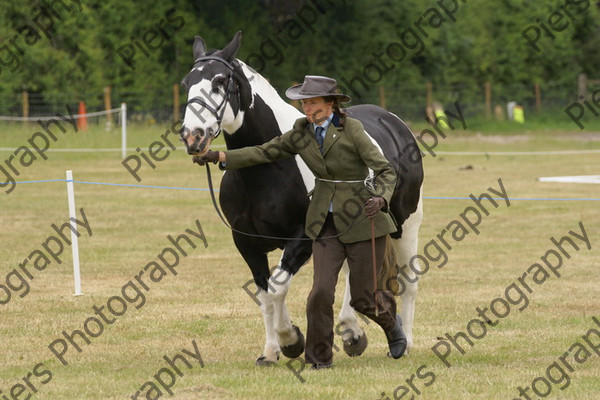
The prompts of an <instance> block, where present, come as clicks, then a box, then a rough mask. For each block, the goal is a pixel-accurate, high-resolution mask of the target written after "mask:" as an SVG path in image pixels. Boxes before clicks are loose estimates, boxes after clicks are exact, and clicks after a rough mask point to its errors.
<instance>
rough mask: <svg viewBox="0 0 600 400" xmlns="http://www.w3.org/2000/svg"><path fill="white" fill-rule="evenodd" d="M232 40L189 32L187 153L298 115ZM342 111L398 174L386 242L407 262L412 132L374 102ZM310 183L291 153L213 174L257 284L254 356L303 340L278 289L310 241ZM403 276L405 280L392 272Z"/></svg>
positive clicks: (414, 151)
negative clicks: (258, 327) (261, 342)
mask: <svg viewBox="0 0 600 400" xmlns="http://www.w3.org/2000/svg"><path fill="white" fill-rule="evenodd" d="M240 40H241V32H238V33H237V34H236V35H235V37H234V38H233V40H232V41H231V42H230V43H229V44H228V45H227V46H226V47H225V48H224V49H222V50H216V51H211V52H209V53H208V54H207V53H206V47H205V43H204V41H203V40H202V38H200V37H198V36H197V37H196V40H195V42H194V60H195V62H194V66H193V68H192V70H191V71H190V72H189V73H188V74H187V75H186V77H185V78H184V79H183V81H182V85H183V86H184V88H185V90H187V92H188V103H187V107H186V112H185V117H184V120H183V125H182V129H181V136H182V141H183V142H184V143H185V144H186V147H187V151H188V154H190V155H196V156H197V155H203V154H204V153H206V151H208V149H209V146H210V144H211V142H212V140H213V139H214V138H215V137H217V136H218V135H219V134H220V132H221V131H223V132H225V133H224V136H225V143H226V145H227V148H228V149H237V148H241V147H246V146H253V145H257V144H262V143H264V142H266V141H268V140H270V139H271V138H273V137H275V136H277V135H281V134H282V133H284V132H286V131H288V130H290V129H291V128H292V126H293V123H294V121H295V120H296V119H298V118H300V117H302V116H303V114H302V113H300V112H299V111H298V110H297V109H296V108H294V107H293V106H291V105H290V104H288V103H286V102H285V101H284V100H283V99H282V98H281V97H280V96H279V95H278V94H277V92H276V91H275V89H274V88H273V87H272V86H271V85H270V84H269V83H268V82H267V80H266V79H265V78H263V77H262V76H261V75H260V74H258V73H257V72H256V71H255V70H253V69H252V68H251V67H249V66H248V65H246V64H245V63H244V62H242V61H240V60H238V59H236V58H235V54H236V52H237V50H238V48H239V46H240ZM307 72H308V71H307ZM345 111H346V112H347V113H348V116H350V117H353V118H356V119H358V120H360V121H361V122H362V123H363V125H364V127H365V130H366V132H367V133H368V134H369V136H370V137H371V138H372V140H373V141H374V143H375V144H376V145H377V146H378V147H379V149H380V151H382V153H383V154H384V155H385V157H386V158H387V159H388V160H389V161H390V163H391V164H392V165H393V167H394V168H395V169H396V172H397V174H398V176H399V179H398V182H397V183H396V189H395V192H394V195H393V197H392V199H391V202H390V211H391V212H392V213H393V215H394V217H395V219H396V222H397V223H398V226H399V228H398V231H397V232H396V233H394V234H392V235H391V237H392V240H391V242H392V243H393V245H392V246H391V247H392V248H393V249H394V250H395V253H396V260H397V265H399V266H403V265H404V266H407V265H409V260H410V258H411V257H412V256H413V255H415V254H417V235H418V231H419V226H420V224H421V220H422V216H423V208H422V201H421V186H422V182H423V168H422V163H421V154H420V152H419V150H418V147H417V145H416V143H415V139H414V136H413V134H412V132H411V131H410V129H409V128H408V127H407V126H406V125H405V124H404V122H403V121H402V120H401V119H400V118H398V117H397V116H396V115H394V114H392V113H390V112H388V111H386V110H384V109H382V108H380V107H376V106H372V105H358V106H353V107H350V108H347V109H346V110H345ZM314 185H315V178H314V176H313V175H312V173H311V172H310V171H309V169H308V168H307V166H306V165H305V164H304V162H303V161H302V159H301V158H300V157H299V156H296V157H295V158H290V159H284V160H279V161H276V162H274V163H270V164H261V165H256V166H253V167H249V168H243V169H239V170H232V171H227V172H226V173H225V174H224V175H223V178H222V181H221V190H220V193H219V202H220V205H221V208H222V209H223V212H224V214H225V216H226V218H227V220H228V221H229V223H230V224H231V226H232V227H233V229H234V231H233V240H234V243H235V245H236V247H237V249H238V250H239V252H240V253H241V255H242V257H243V258H244V260H245V261H246V263H247V264H248V266H249V267H250V270H251V271H252V275H253V277H254V282H255V283H256V285H257V287H258V288H259V294H258V296H257V297H258V299H259V301H260V303H261V305H260V309H261V311H262V313H263V317H264V323H265V330H266V343H265V347H264V351H263V353H262V355H261V356H260V357H259V358H258V359H257V360H256V362H257V364H258V365H268V364H272V363H274V362H276V361H277V360H278V358H279V353H280V352H283V354H284V355H286V356H288V357H297V356H299V355H300V354H301V353H302V351H303V348H304V342H303V340H304V339H303V337H302V336H301V333H300V331H299V330H298V328H297V327H295V326H293V325H292V323H291V322H290V317H289V315H288V312H287V308H286V304H285V298H286V295H287V293H288V289H289V287H290V283H291V278H292V276H293V275H294V274H296V272H298V270H299V269H300V267H301V266H302V265H303V264H305V263H306V262H307V261H308V259H309V258H310V256H311V252H312V250H311V246H312V242H311V241H310V240H306V239H307V237H306V236H305V234H304V222H305V215H306V210H307V208H308V203H309V198H308V196H307V193H308V192H309V191H310V190H312V189H313V187H314ZM236 231H239V232H244V233H250V234H253V235H263V236H266V237H256V236H249V235H245V234H243V233H239V232H236ZM293 238H298V239H293ZM277 248H279V249H283V252H282V256H281V260H280V261H279V265H278V266H277V267H276V269H275V271H274V273H273V274H272V275H271V273H270V270H269V265H268V260H267V253H268V252H270V251H273V250H275V249H277ZM414 261H416V260H414ZM365 267H369V266H365ZM413 268H414V269H417V268H420V267H419V265H418V264H417V263H416V262H413V266H412V268H406V271H403V274H404V275H402V274H398V276H399V278H398V279H399V281H398V282H400V286H401V287H402V291H401V293H402V294H401V299H402V308H401V316H402V321H403V324H404V331H405V334H406V337H407V341H408V346H407V351H408V350H409V349H410V348H411V346H412V344H413V337H412V326H413V318H414V308H415V298H416V294H417V281H418V276H417V275H416V274H415V272H414V271H413ZM344 270H345V273H346V290H345V295H344V301H343V306H342V310H341V312H340V315H339V321H340V325H339V326H340V327H341V328H342V330H339V332H344V335H345V336H344V337H343V340H344V341H345V343H346V342H347V341H352V340H353V341H354V343H356V341H357V340H358V338H360V337H361V336H362V335H364V334H365V333H364V331H363V330H362V329H361V327H360V326H359V324H358V321H357V316H356V314H355V312H354V310H353V309H352V307H351V306H350V291H349V285H348V268H347V266H345V267H344ZM396 271H399V269H398V268H396ZM404 276H406V277H408V279H405V280H404V281H401V280H400V279H404Z"/></svg>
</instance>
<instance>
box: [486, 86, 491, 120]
mask: <svg viewBox="0 0 600 400" xmlns="http://www.w3.org/2000/svg"><path fill="white" fill-rule="evenodd" d="M491 115H492V83H491V82H490V81H487V82H486V83H485V118H486V119H489V118H490V116H491Z"/></svg>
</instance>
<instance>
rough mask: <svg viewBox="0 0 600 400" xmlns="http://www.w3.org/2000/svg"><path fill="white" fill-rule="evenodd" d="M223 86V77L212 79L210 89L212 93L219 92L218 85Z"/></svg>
mask: <svg viewBox="0 0 600 400" xmlns="http://www.w3.org/2000/svg"><path fill="white" fill-rule="evenodd" d="M222 86H225V78H218V79H215V80H214V81H213V85H212V91H213V93H219V89H220V87H222Z"/></svg>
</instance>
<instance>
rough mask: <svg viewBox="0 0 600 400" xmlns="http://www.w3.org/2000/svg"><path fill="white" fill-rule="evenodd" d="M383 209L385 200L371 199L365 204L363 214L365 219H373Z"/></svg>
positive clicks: (380, 198) (381, 198)
mask: <svg viewBox="0 0 600 400" xmlns="http://www.w3.org/2000/svg"><path fill="white" fill-rule="evenodd" d="M383 207H385V199H384V198H383V197H371V198H370V199H369V200H367V202H366V203H365V214H366V215H367V218H375V216H376V215H377V213H378V212H379V210H381V209H382V208H383Z"/></svg>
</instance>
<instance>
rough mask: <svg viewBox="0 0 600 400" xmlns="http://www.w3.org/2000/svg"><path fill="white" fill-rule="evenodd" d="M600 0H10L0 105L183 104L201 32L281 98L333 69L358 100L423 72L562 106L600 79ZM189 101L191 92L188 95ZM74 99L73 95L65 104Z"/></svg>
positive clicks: (454, 94)
mask: <svg viewBox="0 0 600 400" xmlns="http://www.w3.org/2000/svg"><path fill="white" fill-rule="evenodd" d="M599 9H600V2H598V1H597V0H556V1H555V0H540V1H535V2H534V1H528V0H502V1H489V0H436V1H432V0H354V1H352V0H226V1H224V0H223V1H217V0H208V1H193V0H160V1H159V0H145V1H143V0H125V1H124V0H89V1H77V0H27V1H22V2H8V1H3V2H1V3H0V95H1V97H0V98H2V99H4V100H2V101H0V113H2V114H6V113H15V112H17V113H18V110H19V107H18V103H19V101H20V93H22V92H24V91H26V92H28V93H30V94H32V95H33V96H37V98H38V99H40V100H39V101H41V102H51V101H52V99H53V98H59V99H71V100H72V101H79V100H85V101H86V102H87V103H88V104H90V105H91V106H92V107H93V106H94V105H96V106H97V107H101V105H102V93H103V88H104V87H106V86H110V87H111V88H112V93H113V99H114V102H115V104H117V103H118V102H121V101H124V102H127V103H128V104H130V105H131V106H133V107H137V108H138V109H148V110H152V109H154V108H156V107H166V108H168V107H172V103H173V96H172V92H171V90H172V86H173V84H176V83H179V82H180V81H181V79H182V78H183V76H185V74H186V73H187V72H188V71H189V69H190V67H191V65H192V63H193V60H192V44H193V41H194V36H196V35H199V36H201V37H203V38H204V40H205V42H206V44H207V46H208V47H209V48H222V47H224V46H225V45H226V44H227V43H229V41H230V40H231V39H232V37H233V35H234V34H235V32H237V31H238V30H241V31H242V33H243V38H242V46H241V49H240V51H239V53H238V55H237V56H238V58H239V59H241V60H242V61H244V62H246V63H248V64H249V65H251V66H252V67H253V68H254V69H256V70H257V71H258V72H260V73H261V74H262V75H264V76H265V77H266V78H268V79H269V81H270V82H271V83H272V84H273V85H274V86H275V87H276V88H277V90H278V91H279V92H280V93H281V94H283V91H284V90H285V89H286V88H287V87H289V86H290V85H291V84H292V83H293V82H301V81H302V79H303V77H304V75H306V74H322V75H328V76H332V77H335V78H336V79H338V83H339V84H340V86H341V87H342V89H343V90H344V91H345V92H346V93H348V94H350V95H351V96H352V97H353V99H354V101H353V102H354V103H361V102H375V100H376V98H377V93H378V91H379V90H380V88H381V87H384V88H385V89H386V93H388V94H393V95H394V96H396V97H397V98H399V99H400V100H398V101H403V102H406V103H410V102H411V100H412V99H414V95H412V94H411V93H413V92H414V91H419V93H421V92H424V88H425V84H426V82H431V83H432V84H433V87H434V88H444V94H443V96H440V97H441V99H440V100H441V101H442V102H448V103H451V102H454V101H457V100H460V101H465V102H476V101H482V100H483V97H482V93H481V88H482V87H483V86H484V84H485V83H486V82H492V83H493V85H494V96H495V97H496V98H498V99H510V98H518V97H519V96H520V97H521V98H525V99H528V98H531V97H532V96H533V90H532V89H531V90H530V87H531V85H533V84H535V83H537V84H538V85H540V86H541V87H542V91H545V92H552V93H554V94H555V96H557V97H558V98H559V99H561V100H560V102H562V99H563V98H564V104H565V106H566V105H567V104H568V103H570V102H572V101H573V100H574V98H573V96H574V95H576V93H577V91H576V83H577V76H578V74H580V73H585V74H587V75H588V76H589V77H592V78H594V77H595V78H600V71H599V68H600V67H599V66H600V52H599V51H598V50H599V49H600V23H599V22H598V14H599ZM182 97H185V94H182ZM63 105H64V104H63Z"/></svg>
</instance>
